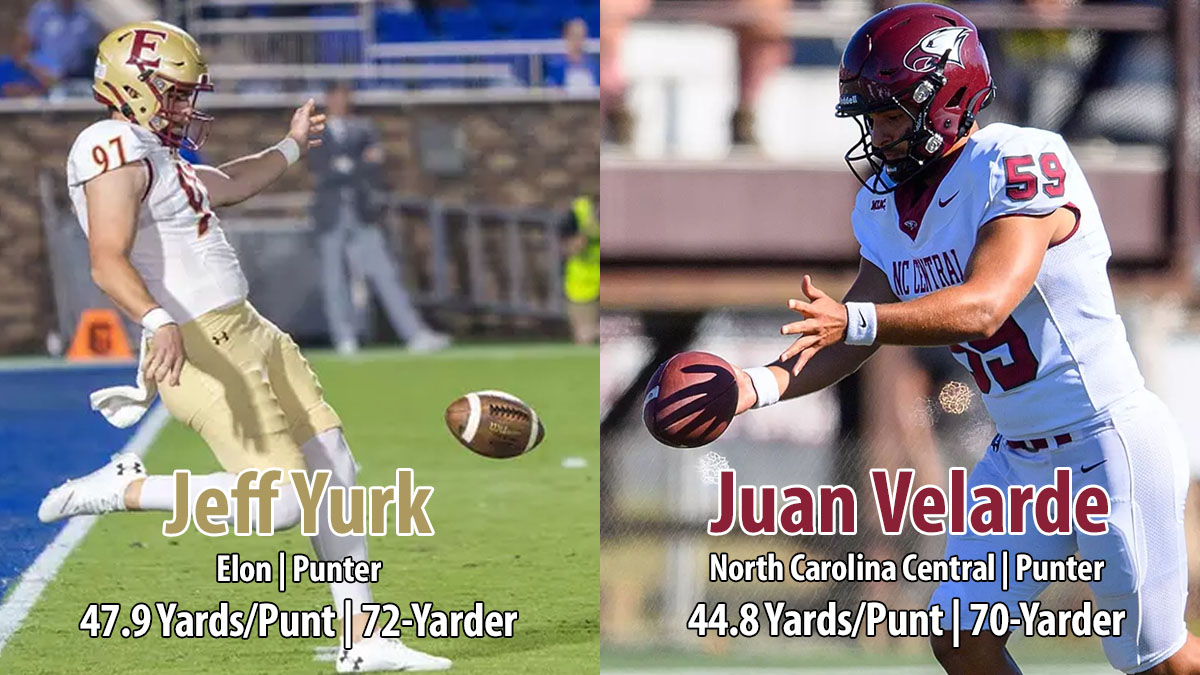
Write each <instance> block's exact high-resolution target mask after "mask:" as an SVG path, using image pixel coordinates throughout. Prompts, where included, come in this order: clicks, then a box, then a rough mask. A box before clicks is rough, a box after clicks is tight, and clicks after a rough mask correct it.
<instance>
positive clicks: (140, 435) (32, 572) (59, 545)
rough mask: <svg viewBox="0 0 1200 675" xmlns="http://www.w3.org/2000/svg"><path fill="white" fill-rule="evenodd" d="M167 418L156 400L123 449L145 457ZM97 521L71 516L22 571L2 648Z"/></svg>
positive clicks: (3, 625)
mask: <svg viewBox="0 0 1200 675" xmlns="http://www.w3.org/2000/svg"><path fill="white" fill-rule="evenodd" d="M168 419H170V416H169V415H168V414H167V410H166V408H164V407H163V406H162V404H156V405H155V406H154V408H152V409H151V410H150V412H149V413H148V414H147V415H146V418H145V419H144V420H143V421H142V424H141V426H139V427H138V429H137V431H136V432H134V434H133V436H132V437H131V438H130V439H129V442H128V443H126V444H125V447H124V448H122V449H121V452H132V453H134V454H136V455H137V456H138V457H145V456H146V450H148V449H149V448H150V444H151V443H153V442H154V439H155V438H157V437H158V433H159V432H160V431H162V428H163V427H164V426H166V424H167V420H168ZM95 522H96V516H77V517H75V518H72V519H71V520H70V522H68V523H67V526H66V527H64V528H63V529H62V531H61V532H59V533H58V536H57V537H55V538H54V540H53V541H51V542H50V543H49V544H47V545H46V548H45V549H43V550H42V552H41V554H40V555H38V557H37V559H36V560H34V561H33V564H32V565H30V566H29V569H27V570H25V573H24V574H22V575H21V578H20V580H18V581H17V585H16V586H15V587H14V588H13V590H12V593H10V594H9V596H8V599H7V600H6V601H5V602H4V604H3V605H0V652H3V651H4V645H6V644H8V640H9V638H11V637H12V636H13V634H15V633H16V632H17V630H18V629H20V627H21V624H22V623H23V622H24V621H25V617H27V616H29V611H30V610H31V609H33V606H34V604H35V603H37V599H38V597H40V596H41V594H42V590H43V589H45V588H46V586H47V584H49V583H50V582H51V581H53V580H54V575H55V574H57V573H58V568H60V567H62V564H63V561H65V560H66V559H67V556H68V555H70V554H71V551H73V550H75V547H76V546H78V545H79V542H81V541H83V538H84V536H86V535H87V533H88V531H89V530H91V529H92V525H93V524H94V523H95Z"/></svg>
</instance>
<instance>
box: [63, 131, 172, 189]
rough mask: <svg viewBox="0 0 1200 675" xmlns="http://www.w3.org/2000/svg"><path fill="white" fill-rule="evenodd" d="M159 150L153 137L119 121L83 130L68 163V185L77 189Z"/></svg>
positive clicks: (147, 132) (156, 140) (73, 146)
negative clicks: (78, 186) (105, 173)
mask: <svg viewBox="0 0 1200 675" xmlns="http://www.w3.org/2000/svg"><path fill="white" fill-rule="evenodd" d="M157 147H159V142H158V139H157V138H156V137H155V136H154V134H152V133H150V132H149V131H146V130H145V129H142V128H141V127H137V126H134V125H132V124H129V123H127V122H121V121H118V120H103V121H100V122H96V123H95V124H93V125H92V126H90V127H88V128H87V129H84V130H83V133H81V134H79V137H78V138H76V139H75V144H74V145H72V146H71V154H70V155H69V156H68V159H67V185H68V186H69V187H75V186H76V185H82V184H84V183H86V182H88V181H89V180H91V179H93V178H95V177H96V176H99V175H100V174H102V173H104V172H106V171H112V170H113V169H116V168H117V167H120V166H124V165H125V164H130V163H133V162H140V161H142V160H144V159H146V158H147V157H148V156H149V155H150V153H151V152H152V151H153V150H154V149H155V148H157Z"/></svg>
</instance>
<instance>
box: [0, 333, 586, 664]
mask: <svg viewBox="0 0 1200 675" xmlns="http://www.w3.org/2000/svg"><path fill="white" fill-rule="evenodd" d="M310 360H311V361H312V363H313V366H314V368H315V369H316V371H317V373H318V375H319V376H320V378H321V382H322V384H323V385H324V387H325V392H326V396H327V398H328V400H329V401H330V402H331V403H332V404H333V405H334V407H335V408H336V409H337V410H338V412H339V413H340V414H341V416H342V419H343V421H344V422H345V426H346V430H347V438H348V440H349V442H350V446H351V448H352V449H353V451H354V454H355V456H356V457H357V459H358V461H359V463H360V464H361V465H362V471H361V473H360V474H359V483H360V484H363V485H387V484H391V483H392V482H394V470H395V468H396V467H412V468H413V469H414V470H415V472H416V479H417V483H418V484H421V485H432V486H434V487H435V492H434V495H433V497H432V498H431V499H430V501H429V505H428V513H429V517H430V520H431V521H432V523H433V525H434V527H435V528H436V531H437V534H436V535H435V536H433V537H420V538H418V537H396V536H388V537H373V538H371V540H370V542H369V545H370V558H371V559H373V560H382V561H383V563H384V565H383V571H382V573H381V576H380V582H379V584H377V585H376V587H375V589H374V592H375V599H376V600H377V601H381V602H396V603H401V604H406V603H408V602H410V601H429V602H433V603H434V604H435V606H436V607H437V608H438V609H445V610H451V609H464V610H465V609H470V608H471V607H472V604H473V603H474V601H476V600H482V601H483V602H484V603H486V605H487V608H488V609H507V610H518V611H520V619H519V620H518V621H517V623H516V636H515V637H514V638H513V639H474V640H472V639H466V638H458V639H445V640H433V639H424V640H419V639H413V638H408V637H406V638H405V642H406V643H408V644H410V645H412V646H414V647H416V648H418V649H422V650H424V651H428V652H431V653H434V654H437V655H442V656H447V657H450V658H452V659H454V661H455V665H454V670H453V671H452V672H457V673H464V674H467V673H505V674H506V675H515V674H519V673H538V674H543V673H587V672H596V670H597V663H598V652H599V627H598V620H597V616H598V614H599V607H598V605H599V581H598V571H599V563H598V560H599V543H600V542H599V502H598V490H599V436H598V428H599V424H598V416H599V410H600V404H599V400H598V396H599V394H598V385H597V378H598V372H599V352H598V350H596V349H586V348H575V347H569V346H545V347H537V346H532V347H474V348H472V347H467V348H458V349H452V350H448V351H446V352H443V353H439V354H434V355H430V356H426V357H410V356H407V355H405V354H403V353H401V352H395V351H368V352H366V353H364V354H363V356H362V357H361V358H358V359H356V360H352V361H347V360H342V359H338V358H336V357H333V356H327V355H323V354H314V355H311V356H310ZM479 389H504V390H507V391H510V392H512V393H514V394H517V395H518V396H520V397H522V398H524V399H525V400H526V401H527V402H528V403H530V404H531V405H533V406H534V407H535V408H536V409H537V411H538V413H539V415H540V416H541V417H542V419H543V421H544V423H545V425H546V440H545V442H544V443H543V444H542V445H541V446H540V447H539V448H537V449H536V450H535V451H534V452H533V453H532V454H530V455H528V456H525V457H521V458H517V459H515V460H506V461H497V460H488V459H484V458H482V457H478V456H476V455H474V454H472V453H471V452H469V451H468V450H466V449H465V448H463V447H461V446H459V445H458V443H457V442H456V441H455V440H454V439H453V438H452V437H451V436H450V435H449V433H448V432H447V431H446V429H445V426H444V423H443V421H442V413H443V410H444V409H445V406H446V405H447V404H448V403H449V402H450V401H451V400H453V399H454V398H457V397H458V396H459V395H461V394H463V393H465V392H468V391H473V390H479ZM113 450H114V451H115V450H117V448H114V449H113ZM47 451H48V452H50V449H47ZM572 456H573V457H582V458H584V459H585V460H586V462H587V466H586V468H574V469H566V468H563V467H562V460H563V458H565V457H572ZM146 462H147V466H148V468H149V470H150V471H151V472H153V473H168V472H170V471H171V470H173V469H176V468H187V469H191V470H192V471H194V472H209V471H213V470H216V469H217V466H216V464H215V462H214V460H213V459H212V457H211V456H210V454H209V452H208V450H207V448H206V447H205V446H204V445H203V443H202V442H201V441H200V439H199V438H198V437H197V436H195V435H194V434H193V433H191V432H190V431H189V430H187V429H185V428H183V427H181V426H179V425H178V424H175V423H172V424H170V425H169V426H168V427H167V428H166V430H165V431H164V432H163V433H162V435H161V436H160V437H159V438H158V440H157V441H156V442H155V443H154V445H153V446H152V447H151V449H150V451H149V453H148V454H147V456H146ZM165 516H166V514H143V513H138V514H116V515H109V516H105V517H103V518H101V519H100V521H99V522H98V523H97V524H96V526H95V527H94V528H93V529H92V530H91V532H90V533H89V534H88V536H87V538H86V539H85V540H84V541H83V543H82V544H81V545H80V546H79V548H77V549H76V550H75V551H74V553H72V554H71V556H70V557H69V558H68V559H67V561H66V563H65V564H64V565H63V568H62V569H61V570H60V572H59V574H58V576H57V578H56V579H55V580H54V581H53V582H52V583H51V584H50V585H49V586H48V587H47V588H46V590H45V592H44V594H43V595H42V597H41V599H40V600H39V601H38V603H37V605H36V606H35V607H34V609H33V611H32V612H31V613H30V615H29V617H28V618H27V619H26V621H25V623H24V625H23V626H22V628H21V629H20V631H19V632H18V633H17V634H16V635H15V636H14V637H13V639H12V642H10V643H9V644H8V646H7V647H5V649H4V652H3V655H0V673H6V674H8V673H12V674H17V675H42V674H44V675H75V674H81V675H82V674H87V675H106V674H109V673H112V674H114V675H136V674H138V673H146V674H154V675H159V674H161V673H172V674H189V673H196V674H199V673H222V674H225V673H228V674H230V675H233V674H240V673H244V674H246V675H251V674H253V675H264V674H268V673H289V674H304V673H330V672H333V664H332V663H327V662H317V661H314V650H315V648H316V647H319V646H327V645H328V646H332V645H333V644H334V642H333V641H330V640H321V639H309V640H302V639H296V640H285V639H282V638H279V637H276V636H275V635H273V636H272V637H270V638H266V639H252V640H249V641H241V640H232V639H230V640H217V639H192V640H180V639H172V640H165V639H162V638H160V637H158V636H157V635H158V624H157V621H156V622H155V627H154V629H153V630H152V631H151V632H150V634H149V635H147V636H146V637H143V638H140V639H122V638H120V637H119V636H116V635H115V634H114V637H112V638H108V639H92V638H89V637H88V636H87V635H86V634H85V633H83V632H81V631H80V630H79V629H78V624H79V621H80V617H81V615H82V613H83V611H84V608H85V606H86V605H87V604H88V603H90V602H109V603H121V604H122V605H123V606H124V607H125V608H126V610H125V612H124V613H123V614H122V617H121V620H120V622H119V623H118V624H117V625H118V626H122V625H130V623H129V620H128V615H127V611H128V610H127V608H128V606H130V605H132V604H133V603H136V602H154V601H177V602H179V604H180V607H181V608H185V609H194V610H202V609H215V608H216V606H217V603H218V602H219V601H221V600H229V601H230V602H231V603H232V604H233V606H234V607H235V608H241V609H249V607H250V605H251V603H252V602H253V601H255V600H265V601H274V602H277V603H278V604H279V605H280V607H281V608H292V609H302V608H313V607H317V606H320V605H323V604H327V603H329V602H330V601H331V598H330V595H329V591H328V590H327V588H326V587H325V586H323V585H311V584H310V585H304V586H295V587H292V588H290V589H289V591H288V592H287V593H286V594H284V595H280V594H279V593H277V592H276V590H275V587H274V585H246V584H243V585H230V584H217V583H216V581H215V565H214V560H215V556H216V555H217V554H218V553H221V552H230V551H237V552H238V553H239V554H240V555H241V556H242V557H243V559H274V558H275V557H277V552H278V551H279V550H280V549H281V548H282V549H284V550H287V551H289V552H290V551H295V552H304V553H311V551H312V549H311V548H310V546H309V544H308V540H307V539H306V538H304V537H302V536H300V535H299V534H298V533H297V532H294V531H292V532H285V533H282V534H279V535H276V536H274V537H234V536H227V537H221V538H208V537H205V536H203V535H199V534H196V533H195V530H194V529H193V530H191V531H189V532H188V533H187V534H185V535H183V536H182V537H179V538H178V539H173V540H169V539H165V538H164V537H162V535H161V533H160V531H161V527H162V525H161V524H162V521H163V519H164V517H165Z"/></svg>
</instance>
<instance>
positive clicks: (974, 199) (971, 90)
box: [737, 4, 1200, 675]
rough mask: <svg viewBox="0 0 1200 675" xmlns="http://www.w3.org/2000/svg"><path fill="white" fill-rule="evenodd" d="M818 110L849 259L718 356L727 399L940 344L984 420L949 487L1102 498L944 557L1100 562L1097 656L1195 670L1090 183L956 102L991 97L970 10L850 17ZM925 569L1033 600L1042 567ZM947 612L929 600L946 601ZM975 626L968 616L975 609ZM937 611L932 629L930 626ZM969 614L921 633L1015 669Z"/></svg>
mask: <svg viewBox="0 0 1200 675" xmlns="http://www.w3.org/2000/svg"><path fill="white" fill-rule="evenodd" d="M839 77H840V80H841V96H840V99H839V101H838V104H837V115H838V116H839V117H851V118H854V119H855V120H856V121H857V122H858V123H859V125H860V127H861V132H862V137H861V141H860V142H859V143H858V144H857V145H855V146H854V148H852V149H851V150H850V151H849V152H847V154H846V159H847V162H848V163H849V164H850V165H851V169H852V170H853V171H854V173H855V175H856V176H858V178H859V180H860V181H861V182H862V183H863V189H862V190H861V191H860V193H859V195H858V198H857V201H856V203H855V206H854V211H853V213H852V214H851V221H852V223H853V227H854V234H855V236H856V237H857V239H858V241H859V244H860V245H861V255H862V259H861V262H860V265H859V273H858V277H857V279H856V281H855V282H854V284H853V286H852V287H851V289H850V290H849V292H847V294H846V297H845V299H844V301H843V302H842V303H839V302H837V301H835V300H833V299H832V298H830V297H829V296H828V295H826V294H825V293H823V292H822V291H821V290H820V289H818V288H817V287H815V286H814V285H813V283H812V281H811V280H810V279H809V278H807V277H806V278H805V280H804V287H803V291H804V294H805V295H806V296H807V300H805V301H800V300H792V301H790V302H789V306H790V308H791V309H792V310H794V311H796V312H798V313H799V314H800V315H802V319H801V320H799V321H796V322H794V323H790V324H788V325H786V326H784V328H783V332H784V334H787V335H794V336H798V337H797V339H796V340H795V342H794V343H793V344H792V345H791V346H790V347H789V348H788V349H787V350H786V351H785V352H784V353H783V354H782V355H781V357H780V359H779V360H778V361H776V362H775V363H772V364H770V365H768V366H765V367H761V368H749V369H747V370H744V371H743V370H738V373H737V374H738V381H739V401H738V412H739V413H740V412H745V411H746V410H747V409H750V408H752V407H762V406H765V405H770V404H772V403H775V402H776V401H778V400H780V399H789V398H794V397H797V396H802V395H804V394H808V393H810V392H814V391H816V390H818V389H821V388H823V387H827V386H829V385H831V384H833V383H835V382H837V381H838V380H840V379H841V378H843V377H845V376H846V375H848V374H850V373H851V372H853V371H855V370H856V369H857V368H858V367H859V366H861V365H862V363H863V362H864V361H866V360H867V359H868V358H870V356H871V355H872V354H873V353H874V352H875V350H876V349H878V347H879V345H882V344H892V345H914V346H934V345H949V347H950V351H951V352H953V354H954V356H955V358H956V359H958V360H959V361H960V362H961V363H962V364H963V365H964V366H965V367H966V368H967V370H968V371H970V373H971V375H972V377H973V378H974V379H975V382H976V384H978V386H979V389H980V391H981V392H982V393H983V400H984V402H985V404H986V406H987V409H988V412H989V413H990V415H991V417H992V419H993V420H994V421H995V423H996V427H997V430H998V431H999V433H1000V436H999V437H998V438H997V440H996V441H995V442H993V444H992V448H991V450H990V451H988V452H987V453H986V454H985V456H984V457H983V459H982V460H981V461H980V462H979V464H978V465H976V467H975V469H974V471H973V472H972V474H971V478H970V487H974V486H976V485H984V484H987V485H996V486H999V487H1000V488H1001V489H1004V488H1005V486H1007V485H1010V484H1013V485H1034V486H1043V485H1049V484H1052V483H1053V478H1054V470H1055V468H1056V467H1071V469H1072V471H1073V472H1074V474H1073V478H1074V488H1075V489H1076V490H1079V489H1080V488H1082V487H1083V486H1087V485H1099V486H1103V487H1104V488H1105V489H1106V490H1107V491H1108V494H1109V495H1110V497H1111V505H1112V506H1111V509H1112V511H1111V515H1110V519H1109V521H1108V532H1107V534H1102V535H1096V536H1091V535H1087V534H1079V533H1073V534H1071V535H1069V536H1062V535H1060V536H1053V535H1044V534H1041V533H1040V532H1038V531H1037V530H1036V529H1033V531H1031V532H1027V533H1025V534H1020V535H1017V534H1010V535H1004V536H995V535H993V536H976V535H973V534H970V533H968V534H966V535H957V536H956V535H951V536H949V538H948V540H947V543H946V556H947V557H949V556H958V558H960V559H971V560H975V559H983V558H985V557H986V555H987V554H988V553H989V552H999V551H1002V550H1005V549H1007V550H1011V551H1021V552H1026V553H1030V554H1033V556H1034V557H1035V558H1040V559H1059V560H1061V559H1065V558H1068V557H1070V556H1072V555H1073V554H1074V553H1075V552H1076V551H1078V552H1079V553H1080V554H1081V555H1082V556H1083V557H1084V558H1087V559H1103V560H1105V561H1106V565H1105V567H1104V574H1103V577H1102V579H1101V581H1099V582H1096V583H1093V584H1092V585H1091V587H1092V591H1093V592H1094V593H1095V596H1096V599H1097V602H1098V604H1099V605H1100V606H1102V607H1103V608H1104V609H1106V610H1126V614H1125V616H1126V617H1127V618H1126V619H1125V621H1124V624H1123V626H1122V627H1121V628H1122V630H1121V634H1120V636H1117V637H1106V638H1104V639H1103V644H1104V652H1105V655H1106V656H1107V657H1108V660H1109V662H1110V663H1111V664H1112V665H1113V666H1114V667H1115V668H1117V669H1119V670H1122V671H1125V672H1128V673H1143V672H1144V673H1200V641H1198V640H1197V639H1196V638H1195V637H1192V636H1190V635H1189V634H1188V632H1187V629H1186V627H1185V625H1184V618H1183V612H1184V604H1185V600H1186V596H1187V565H1186V551H1185V548H1184V532H1183V507H1184V497H1185V493H1186V487H1187V480H1188V479H1187V470H1186V460H1185V456H1184V445H1183V442H1182V439H1181V437H1180V434H1179V431H1178V430H1177V427H1176V425H1175V423H1174V421H1173V420H1172V419H1171V417H1170V415H1169V414H1168V412H1167V410H1166V409H1165V407H1164V406H1163V404H1162V402H1160V401H1159V399H1158V398H1157V397H1155V396H1154V395H1153V394H1151V393H1150V392H1148V391H1147V390H1146V389H1145V387H1144V383H1143V380H1142V376H1141V374H1140V372H1139V371H1138V366H1137V364H1136V363H1135V361H1134V357H1133V353H1132V351H1131V349H1130V347H1129V343H1128V341H1127V339H1126V336H1125V327H1124V325H1123V324H1122V322H1121V318H1120V317H1119V316H1118V315H1117V313H1116V309H1115V306H1114V302H1113V296H1112V289H1111V287H1110V285H1109V282H1108V276H1107V271H1106V269H1105V267H1106V264H1107V261H1108V258H1109V256H1110V248H1109V243H1108V238H1107V235H1106V234H1105V231H1104V226H1103V223H1102V221H1101V218H1100V213H1099V211H1098V210H1097V207H1096V202H1095V199H1094V198H1093V196H1092V192H1091V190H1090V189H1089V188H1088V184H1087V180H1086V179H1085V177H1084V175H1083V172H1082V171H1081V170H1080V168H1079V165H1078V164H1077V163H1076V161H1075V158H1074V157H1073V156H1072V155H1071V151H1070V150H1069V149H1068V148H1067V145H1066V144H1065V143H1064V142H1063V139H1062V138H1061V137H1060V136H1058V135H1057V134H1054V133H1051V132H1048V131H1043V130H1040V129H1029V128H1020V127H1014V126H1010V125H1007V124H991V125H989V126H987V127H986V128H982V129H981V128H979V126H978V125H977V124H976V123H975V116H976V115H977V114H978V113H979V111H980V110H981V109H982V108H983V107H984V106H985V105H987V104H988V103H989V102H990V100H991V98H992V95H993V86H992V79H991V75H990V73H989V72H988V64H987V57H986V56H985V55H984V52H983V48H982V47H981V46H980V43H979V39H978V34H977V32H976V29H975V26H974V25H972V24H971V22H970V21H969V20H967V18H966V17H964V16H963V15H961V14H959V13H958V12H956V11H954V10H951V9H949V8H946V7H942V6H938V5H930V4H912V5H904V6H899V7H895V8H892V9H888V10H886V11H884V12H882V13H880V14H878V15H876V16H875V17H873V18H871V19H870V20H869V21H867V23H866V24H864V25H863V26H862V27H861V28H859V30H858V32H857V33H855V34H854V36H853V37H852V38H851V39H850V42H849V43H848V44H847V46H846V50H845V53H844V55H843V57H842V65H841V72H840V75H839ZM1009 581H1010V590H1009V591H1007V592H1003V591H1001V580H1000V579H997V580H995V582H994V583H979V582H956V583H944V584H942V585H941V586H939V587H938V589H937V590H936V591H935V592H934V595H933V598H932V601H931V602H932V603H934V604H939V605H941V606H943V607H948V606H949V604H950V600H951V598H960V599H961V606H962V607H963V610H964V611H963V613H962V618H961V626H962V628H965V629H970V628H971V627H972V625H973V624H974V622H975V618H976V617H975V614H974V612H970V611H966V608H967V605H968V603H973V602H986V603H997V602H1003V603H1006V604H1008V605H1009V609H1010V611H1011V616H1014V617H1019V616H1020V613H1019V611H1018V609H1017V603H1018V602H1020V601H1027V600H1032V599H1033V598H1035V597H1037V595H1038V594H1039V593H1041V591H1042V590H1043V589H1044V587H1045V584H1042V583H1033V582H1028V581H1024V582H1017V581H1016V580H1015V578H1014V579H1010V580H1009ZM949 615H950V612H949V611H948V610H947V612H946V616H949ZM985 625H986V623H985ZM944 628H946V629H949V628H950V626H949V625H946V626H944ZM1006 642H1007V634H1006V635H1005V636H1004V637H995V636H993V635H992V634H991V633H990V631H985V632H984V634H983V635H980V636H977V637H972V636H966V635H964V636H963V638H962V645H961V647H959V648H958V649H953V648H952V647H951V644H952V637H951V635H950V633H948V632H947V633H946V634H945V636H944V637H935V638H934V639H933V651H934V654H935V655H936V657H937V659H938V661H939V662H940V663H941V664H942V667H943V668H944V669H945V670H946V672H948V673H952V674H964V675H965V674H972V675H975V674H978V673H988V674H989V675H995V674H1001V673H1018V672H1019V670H1018V669H1017V666H1016V664H1015V663H1014V662H1013V660H1012V658H1011V656H1010V655H1009V654H1008V652H1007V650H1006V648H1005V644H1006Z"/></svg>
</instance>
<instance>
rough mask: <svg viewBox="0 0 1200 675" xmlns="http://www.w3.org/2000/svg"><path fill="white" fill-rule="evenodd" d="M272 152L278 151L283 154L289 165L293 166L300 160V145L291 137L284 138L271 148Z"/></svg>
mask: <svg viewBox="0 0 1200 675" xmlns="http://www.w3.org/2000/svg"><path fill="white" fill-rule="evenodd" d="M271 149H272V150H278V151H279V152H280V153H282V154H283V158H284V159H285V160H287V165H288V166H291V165H293V164H295V163H296V160H298V159H300V144H299V143H297V142H296V139H294V138H292V137H291V136H284V137H283V140H282V141H279V142H278V143H276V144H275V145H272V146H271Z"/></svg>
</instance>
